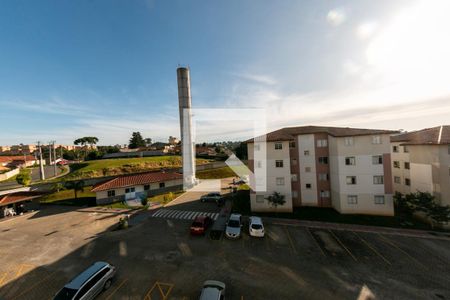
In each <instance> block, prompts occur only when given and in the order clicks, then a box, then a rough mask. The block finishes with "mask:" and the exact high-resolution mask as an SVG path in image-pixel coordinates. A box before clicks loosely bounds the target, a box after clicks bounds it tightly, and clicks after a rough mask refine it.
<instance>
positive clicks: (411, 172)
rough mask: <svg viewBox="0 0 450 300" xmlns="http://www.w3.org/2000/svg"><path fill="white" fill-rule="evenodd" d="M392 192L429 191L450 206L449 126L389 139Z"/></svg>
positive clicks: (440, 201)
mask: <svg viewBox="0 0 450 300" xmlns="http://www.w3.org/2000/svg"><path fill="white" fill-rule="evenodd" d="M391 156H392V176H393V177H392V180H393V186H394V191H395V192H400V193H402V194H408V193H411V192H417V191H421V192H429V193H431V194H433V195H434V196H435V197H436V200H437V201H438V202H439V203H440V204H441V205H450V125H445V126H438V127H433V128H427V129H423V130H418V131H413V132H408V133H402V134H398V135H395V136H392V137H391Z"/></svg>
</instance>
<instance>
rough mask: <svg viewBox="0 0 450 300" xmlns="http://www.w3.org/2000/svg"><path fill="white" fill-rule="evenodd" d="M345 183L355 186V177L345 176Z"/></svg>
mask: <svg viewBox="0 0 450 300" xmlns="http://www.w3.org/2000/svg"><path fill="white" fill-rule="evenodd" d="M349 179H350V181H349ZM345 182H346V183H347V185H356V184H357V181H356V176H346V177H345Z"/></svg>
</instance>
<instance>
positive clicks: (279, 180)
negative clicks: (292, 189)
mask: <svg viewBox="0 0 450 300" xmlns="http://www.w3.org/2000/svg"><path fill="white" fill-rule="evenodd" d="M275 185H277V186H284V185H285V180H284V177H276V178H275Z"/></svg>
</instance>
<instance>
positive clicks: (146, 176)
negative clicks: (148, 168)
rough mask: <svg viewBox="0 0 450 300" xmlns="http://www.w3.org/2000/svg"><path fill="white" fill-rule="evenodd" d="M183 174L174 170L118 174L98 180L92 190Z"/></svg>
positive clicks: (136, 183) (164, 179) (175, 177)
mask: <svg viewBox="0 0 450 300" xmlns="http://www.w3.org/2000/svg"><path fill="white" fill-rule="evenodd" d="M182 178H183V175H181V174H180V173H175V172H146V173H139V174H132V175H125V176H119V177H116V178H113V179H110V180H108V181H104V182H100V183H98V184H96V185H95V186H94V188H93V189H92V191H93V192H100V191H106V190H111V189H115V188H120V187H128V186H135V185H143V184H149V183H153V182H162V181H167V180H175V179H182Z"/></svg>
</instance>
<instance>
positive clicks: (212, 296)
mask: <svg viewBox="0 0 450 300" xmlns="http://www.w3.org/2000/svg"><path fill="white" fill-rule="evenodd" d="M200 300H225V283H223V282H220V281H216V280H206V281H205V282H204V283H203V289H202V293H201V295H200Z"/></svg>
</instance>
